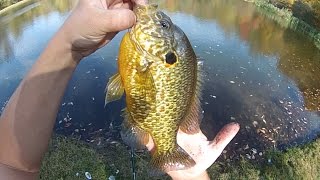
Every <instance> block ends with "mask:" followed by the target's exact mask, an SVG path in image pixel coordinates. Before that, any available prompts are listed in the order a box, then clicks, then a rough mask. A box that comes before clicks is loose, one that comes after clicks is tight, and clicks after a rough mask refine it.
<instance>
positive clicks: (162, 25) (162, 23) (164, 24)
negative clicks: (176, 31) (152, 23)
mask: <svg viewBox="0 0 320 180" xmlns="http://www.w3.org/2000/svg"><path fill="white" fill-rule="evenodd" d="M160 25H161V27H163V28H165V29H169V28H170V25H169V22H168V21H166V20H162V21H160Z"/></svg>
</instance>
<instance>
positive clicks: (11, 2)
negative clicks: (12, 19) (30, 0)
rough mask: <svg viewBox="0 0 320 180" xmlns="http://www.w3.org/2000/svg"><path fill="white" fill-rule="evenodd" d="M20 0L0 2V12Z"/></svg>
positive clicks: (1, 0)
mask: <svg viewBox="0 0 320 180" xmlns="http://www.w3.org/2000/svg"><path fill="white" fill-rule="evenodd" d="M19 1H22V0H0V10H1V9H4V8H6V7H8V6H10V5H12V4H15V3H17V2H19Z"/></svg>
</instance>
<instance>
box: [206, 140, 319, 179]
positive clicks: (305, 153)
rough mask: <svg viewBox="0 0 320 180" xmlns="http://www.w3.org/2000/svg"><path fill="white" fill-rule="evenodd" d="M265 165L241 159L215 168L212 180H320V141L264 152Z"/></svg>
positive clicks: (212, 171)
mask: <svg viewBox="0 0 320 180" xmlns="http://www.w3.org/2000/svg"><path fill="white" fill-rule="evenodd" d="M265 159H266V160H265V162H262V163H261V164H257V163H252V162H249V161H247V160H245V159H242V160H240V161H238V162H233V163H228V164H215V165H213V166H212V167H211V168H210V169H209V172H210V175H211V178H212V179H292V180H295V179H320V139H318V140H315V141H314V142H312V143H310V144H306V145H303V146H300V147H294V148H290V149H287V150H286V151H285V152H280V151H273V152H268V153H267V155H266V156H265Z"/></svg>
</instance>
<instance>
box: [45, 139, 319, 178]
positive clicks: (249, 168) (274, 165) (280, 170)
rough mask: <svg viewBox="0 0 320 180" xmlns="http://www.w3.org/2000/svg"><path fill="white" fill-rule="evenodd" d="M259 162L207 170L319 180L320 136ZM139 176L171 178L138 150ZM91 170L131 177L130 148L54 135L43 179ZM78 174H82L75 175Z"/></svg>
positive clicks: (224, 175)
mask: <svg viewBox="0 0 320 180" xmlns="http://www.w3.org/2000/svg"><path fill="white" fill-rule="evenodd" d="M264 158H265V159H266V160H265V161H264V162H261V163H260V164H258V163H255V162H249V161H248V160H246V159H245V158H242V159H241V160H239V161H231V162H217V163H215V164H214V165H212V166H211V167H210V168H209V169H208V172H209V174H210V176H211V179H221V180H227V179H228V180H229V179H230V180H231V179H292V180H295V179H320V139H318V140H315V141H314V142H311V143H309V144H306V145H303V146H299V147H294V148H290V149H287V150H286V151H284V152H280V151H272V152H268V153H267V154H266V155H265V157H264ZM135 160H136V172H137V178H138V179H169V177H168V176H161V177H150V166H149V164H148V162H149V160H150V157H149V155H148V154H147V153H136V156H135ZM86 171H87V172H90V174H91V175H92V177H93V179H108V177H110V176H111V175H113V176H115V178H116V179H131V175H132V173H131V161H130V150H129V149H128V148H127V147H126V146H124V145H123V144H119V143H117V144H107V145H105V146H102V147H99V148H97V147H92V146H89V145H88V144H86V143H84V142H80V141H78V140H73V139H70V138H66V137H54V138H53V140H52V142H51V143H50V148H49V151H48V153H47V154H46V156H45V159H44V162H43V164H42V168H41V171H40V179H48V180H51V179H52V180H53V179H54V180H68V179H85V176H84V173H85V172H86ZM77 173H79V176H76V174H77Z"/></svg>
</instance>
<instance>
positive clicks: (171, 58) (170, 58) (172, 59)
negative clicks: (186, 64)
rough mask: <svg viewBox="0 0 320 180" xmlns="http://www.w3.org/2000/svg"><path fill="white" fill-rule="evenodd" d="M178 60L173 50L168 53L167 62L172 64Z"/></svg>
mask: <svg viewBox="0 0 320 180" xmlns="http://www.w3.org/2000/svg"><path fill="white" fill-rule="evenodd" d="M176 62H177V56H176V55H175V54H174V53H173V52H168V53H167V54H166V63H167V64H170V65H172V64H174V63H176Z"/></svg>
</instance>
